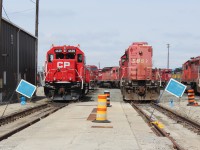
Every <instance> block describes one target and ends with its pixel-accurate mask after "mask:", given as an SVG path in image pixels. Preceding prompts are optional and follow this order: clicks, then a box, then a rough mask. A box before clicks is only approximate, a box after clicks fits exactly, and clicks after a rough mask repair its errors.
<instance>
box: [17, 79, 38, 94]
mask: <svg viewBox="0 0 200 150" xmlns="http://www.w3.org/2000/svg"><path fill="white" fill-rule="evenodd" d="M35 90H36V86H35V85H33V84H31V83H29V82H27V81H25V80H23V79H22V80H21V81H20V83H19V85H18V87H17V89H16V92H18V93H20V94H22V95H24V96H26V97H28V98H31V97H32V95H33V93H34V92H35Z"/></svg>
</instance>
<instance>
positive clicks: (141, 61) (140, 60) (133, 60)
mask: <svg viewBox="0 0 200 150" xmlns="http://www.w3.org/2000/svg"><path fill="white" fill-rule="evenodd" d="M132 63H137V64H139V63H148V59H140V58H133V59H132Z"/></svg>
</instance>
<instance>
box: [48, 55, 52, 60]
mask: <svg viewBox="0 0 200 150" xmlns="http://www.w3.org/2000/svg"><path fill="white" fill-rule="evenodd" d="M48 61H49V62H52V61H53V54H49V56H48Z"/></svg>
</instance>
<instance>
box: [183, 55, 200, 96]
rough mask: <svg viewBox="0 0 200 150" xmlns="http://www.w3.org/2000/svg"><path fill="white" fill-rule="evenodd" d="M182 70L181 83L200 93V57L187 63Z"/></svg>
mask: <svg viewBox="0 0 200 150" xmlns="http://www.w3.org/2000/svg"><path fill="white" fill-rule="evenodd" d="M182 69H183V70H182V79H181V82H182V83H183V84H185V85H187V86H189V87H190V88H192V89H194V91H195V93H197V92H198V93H200V56H198V57H196V58H194V57H192V58H191V59H190V60H188V61H186V62H185V63H184V64H183V67H182Z"/></svg>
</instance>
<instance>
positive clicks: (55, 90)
mask: <svg viewBox="0 0 200 150" xmlns="http://www.w3.org/2000/svg"><path fill="white" fill-rule="evenodd" d="M85 69H86V68H85V54H84V53H83V51H81V50H80V49H79V47H76V46H66V45H65V46H53V47H52V48H51V49H50V50H49V51H48V52H47V55H46V61H45V86H44V92H45V95H46V96H48V97H52V98H53V100H78V99H79V98H80V97H81V96H82V95H84V94H85V92H86V91H87V90H88V84H89V83H88V82H86V74H85V72H86V71H85Z"/></svg>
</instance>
